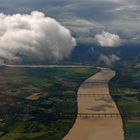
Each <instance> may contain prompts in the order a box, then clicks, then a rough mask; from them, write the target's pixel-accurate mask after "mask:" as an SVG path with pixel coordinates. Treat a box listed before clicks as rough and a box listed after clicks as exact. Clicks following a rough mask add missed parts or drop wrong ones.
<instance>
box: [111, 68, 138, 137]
mask: <svg viewBox="0 0 140 140" xmlns="http://www.w3.org/2000/svg"><path fill="white" fill-rule="evenodd" d="M110 91H111V94H112V97H113V98H114V100H115V101H116V103H117V106H118V108H119V110H120V112H121V114H127V117H126V118H123V119H124V120H123V121H124V130H125V138H126V140H139V139H140V68H134V67H130V66H129V67H121V68H120V69H117V75H116V77H115V78H114V79H112V81H111V82H110ZM114 94H119V95H114ZM113 95H114V96H113Z"/></svg>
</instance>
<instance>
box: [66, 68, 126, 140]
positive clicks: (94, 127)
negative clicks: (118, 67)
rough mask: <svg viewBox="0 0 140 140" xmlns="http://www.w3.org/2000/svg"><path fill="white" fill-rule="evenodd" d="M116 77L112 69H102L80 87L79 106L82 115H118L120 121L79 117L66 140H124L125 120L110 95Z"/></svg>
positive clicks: (114, 118) (103, 117) (107, 117)
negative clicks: (113, 79)
mask: <svg viewBox="0 0 140 140" xmlns="http://www.w3.org/2000/svg"><path fill="white" fill-rule="evenodd" d="M114 76H115V72H114V71H112V70H111V69H108V68H101V71H100V72H98V73H97V74H95V75H93V76H91V77H90V78H89V79H87V80H86V81H85V82H84V83H83V84H82V85H81V86H80V88H79V90H78V93H77V94H78V98H77V102H78V114H84V113H85V114H109V113H112V114H118V115H117V117H116V116H113V117H111V116H106V117H105V116H104V115H103V116H102V115H101V116H100V115H97V116H95V117H88V116H87V117H79V115H78V116H77V119H76V121H75V123H74V125H73V127H72V129H71V130H70V131H69V133H68V134H67V135H66V136H65V137H64V138H63V140H124V131H123V123H122V119H121V116H120V115H119V111H118V109H117V107H116V105H115V103H114V101H113V100H112V98H111V96H110V94H109V87H108V82H109V80H110V79H112V77H114ZM81 94H82V95H84V96H81ZM86 94H87V95H88V96H86ZM89 94H96V96H89ZM98 94H99V96H97V95H98ZM101 94H103V96H101ZM105 95H107V96H105Z"/></svg>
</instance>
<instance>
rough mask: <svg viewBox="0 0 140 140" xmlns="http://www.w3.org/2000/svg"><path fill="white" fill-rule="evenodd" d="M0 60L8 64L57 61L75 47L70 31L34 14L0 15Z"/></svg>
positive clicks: (65, 56) (41, 14) (54, 21)
mask: <svg viewBox="0 0 140 140" xmlns="http://www.w3.org/2000/svg"><path fill="white" fill-rule="evenodd" d="M0 23H1V25H2V26H0V59H1V60H3V61H4V60H6V61H8V62H11V61H12V62H16V61H24V60H25V59H28V60H30V61H48V60H52V61H59V60H62V59H63V58H67V57H69V55H70V54H71V51H72V50H73V48H74V46H75V45H76V41H75V39H74V38H73V37H72V36H71V33H70V31H69V30H68V29H67V28H65V27H64V26H62V25H61V24H60V23H58V22H57V21H56V20H55V19H52V18H50V17H45V15H44V14H43V13H41V12H38V11H33V12H32V13H31V14H22V15H21V14H15V15H5V14H3V13H0Z"/></svg>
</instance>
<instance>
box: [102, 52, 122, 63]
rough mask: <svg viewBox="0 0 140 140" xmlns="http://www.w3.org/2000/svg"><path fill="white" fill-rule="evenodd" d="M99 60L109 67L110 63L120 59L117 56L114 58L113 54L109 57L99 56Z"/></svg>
mask: <svg viewBox="0 0 140 140" xmlns="http://www.w3.org/2000/svg"><path fill="white" fill-rule="evenodd" d="M99 60H100V61H101V62H103V63H105V64H106V65H111V64H112V63H114V62H116V61H119V60H120V58H119V57H118V56H116V55H115V54H112V55H109V56H107V55H104V54H101V55H100V57H99Z"/></svg>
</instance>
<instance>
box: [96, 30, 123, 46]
mask: <svg viewBox="0 0 140 140" xmlns="http://www.w3.org/2000/svg"><path fill="white" fill-rule="evenodd" d="M95 39H96V41H97V42H98V43H99V45H100V46H102V47H118V46H120V44H121V39H120V37H119V36H118V35H115V34H111V33H109V32H105V31H103V32H102V34H97V35H96V36H95Z"/></svg>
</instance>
